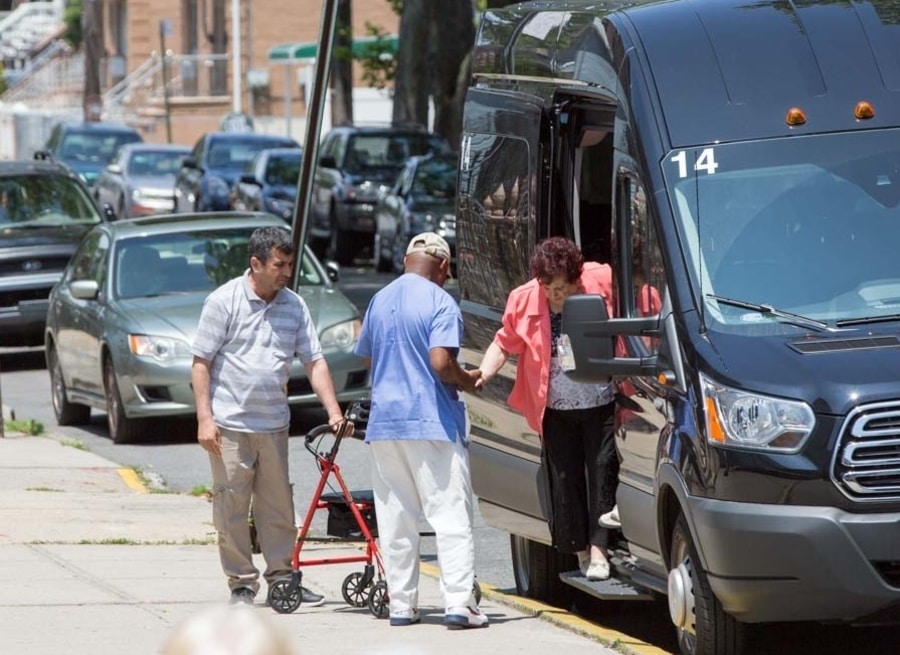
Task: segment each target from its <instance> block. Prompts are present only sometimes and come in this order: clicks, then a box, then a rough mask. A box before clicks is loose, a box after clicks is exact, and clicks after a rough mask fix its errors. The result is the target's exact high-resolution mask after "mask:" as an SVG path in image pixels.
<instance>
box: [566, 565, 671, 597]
mask: <svg viewBox="0 0 900 655" xmlns="http://www.w3.org/2000/svg"><path fill="white" fill-rule="evenodd" d="M559 579H560V580H562V581H563V582H565V583H566V584H567V585H571V586H573V587H575V588H576V589H578V590H580V591H583V592H584V593H586V594H590V595H591V596H594V597H595V598H600V599H601V600H653V599H654V598H655V596H654V594H653V592H652V591H650V590H649V589H646V588H645V587H639V586H637V585H635V584H632V583H631V582H628V581H627V580H618V579H616V578H610V579H609V580H588V579H587V578H586V577H584V576H583V575H582V574H581V571H566V572H565V573H560V574H559Z"/></svg>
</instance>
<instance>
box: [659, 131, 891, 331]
mask: <svg viewBox="0 0 900 655" xmlns="http://www.w3.org/2000/svg"><path fill="white" fill-rule="evenodd" d="M663 172H664V175H665V177H666V180H667V186H668V190H669V197H670V199H671V202H672V205H673V206H672V210H673V212H674V215H675V216H676V220H677V221H678V223H679V226H678V228H679V231H680V233H681V238H682V241H683V243H684V244H686V256H687V258H688V261H689V264H690V267H691V275H692V285H693V288H694V289H695V292H696V293H697V296H698V297H699V298H701V299H702V302H703V306H704V314H705V315H706V317H707V321H712V322H714V323H718V324H720V325H721V326H723V327H724V326H727V327H728V328H730V329H738V330H740V328H741V327H742V326H743V327H747V328H751V327H752V326H753V325H759V324H760V323H763V322H764V323H766V324H769V323H771V322H772V321H773V320H775V318H776V317H775V316H774V315H773V314H772V313H771V312H766V311H755V310H753V309H752V308H750V307H747V305H748V304H749V305H766V306H769V307H771V308H775V309H777V310H781V311H783V312H790V313H792V314H795V315H798V316H801V317H805V318H809V319H813V320H815V321H819V322H822V323H827V324H828V325H830V326H834V325H835V324H836V323H841V324H843V323H844V322H847V324H852V323H853V322H855V321H860V322H862V321H864V320H867V319H874V320H876V321H877V320H878V319H879V318H880V319H883V320H890V317H895V316H897V315H900V254H898V252H897V247H896V245H895V244H897V243H900V130H898V129H891V130H872V131H866V132H853V133H841V134H828V135H814V136H798V137H791V138H784V139H772V140H765V141H756V142H747V143H735V144H726V145H715V146H703V147H698V148H693V149H687V150H680V151H674V152H671V153H669V155H668V156H667V157H666V159H665V160H664V161H663ZM714 296H718V297H719V299H716V298H715V297H714ZM722 299H730V300H734V301H739V302H722ZM898 320H900V319H898ZM782 324H784V322H782ZM788 324H790V323H788ZM797 327H800V326H797ZM786 329H789V328H786ZM741 331H742V330H741Z"/></svg>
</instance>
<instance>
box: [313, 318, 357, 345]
mask: <svg viewBox="0 0 900 655" xmlns="http://www.w3.org/2000/svg"><path fill="white" fill-rule="evenodd" d="M361 329H362V321H361V320H359V319H358V318H355V319H353V320H352V321H344V322H343V323H338V324H337V325H332V326H331V327H330V328H328V329H326V330H322V332H321V334H319V343H320V344H321V345H322V350H344V351H347V352H352V351H353V347H354V346H355V345H356V340H357V339H358V338H359V332H360V330H361Z"/></svg>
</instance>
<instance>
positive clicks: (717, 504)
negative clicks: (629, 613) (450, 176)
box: [457, 0, 900, 655]
mask: <svg viewBox="0 0 900 655" xmlns="http://www.w3.org/2000/svg"><path fill="white" fill-rule="evenodd" d="M896 30H897V27H896V3H894V2H887V1H883V0H870V1H861V2H854V3H849V2H848V3H844V2H828V3H773V2H769V1H757V0H740V1H738V0H674V1H668V2H659V3H652V2H645V3H641V2H633V1H631V0H629V1H627V2H616V1H615V0H613V1H611V2H604V3H587V2H585V3H579V2H553V1H548V2H539V3H538V2H534V3H525V4H520V5H515V6H512V7H507V8H504V9H497V10H491V11H488V12H487V13H486V14H485V15H484V18H483V20H482V23H481V28H480V31H479V33H478V37H477V42H476V49H475V52H474V75H473V78H472V83H471V87H470V88H469V90H468V95H467V98H466V104H465V112H464V128H463V137H462V144H461V153H460V165H459V195H458V201H457V239H458V270H459V283H460V302H461V307H462V309H463V312H464V316H465V321H466V342H465V352H464V355H465V358H466V360H467V361H468V362H470V363H471V364H473V365H477V364H478V362H479V361H480V359H481V357H482V355H483V354H484V351H485V349H486V347H487V346H488V344H489V343H490V342H491V340H492V338H493V335H494V332H495V331H496V329H497V328H498V326H499V320H500V317H501V314H502V310H503V307H504V304H505V301H506V297H507V294H508V293H509V291H510V290H511V289H512V288H514V287H515V286H517V285H519V284H521V283H523V282H524V281H526V279H527V276H528V272H527V271H528V262H529V258H530V255H531V251H532V248H533V246H534V244H535V243H536V242H537V241H539V240H541V239H543V238H546V237H548V236H554V235H563V236H569V237H571V238H573V239H575V240H576V241H577V242H578V243H579V244H580V245H581V247H582V249H583V250H584V252H585V253H586V255H587V256H588V258H590V259H596V260H598V261H604V262H609V263H610V264H611V265H612V267H613V270H614V275H615V290H616V291H615V293H616V298H615V303H614V304H615V306H616V307H617V316H616V317H615V318H608V317H607V316H606V315H605V309H604V304H603V302H602V299H600V298H599V297H597V296H595V297H589V296H581V297H574V298H571V299H570V300H569V301H568V303H567V306H566V309H565V310H564V319H563V320H564V325H563V330H564V331H565V332H566V333H568V334H569V336H570V338H571V339H572V342H573V347H574V351H575V356H576V367H575V369H574V370H573V371H572V373H571V375H573V376H575V377H577V378H580V379H584V380H604V379H608V377H609V376H614V377H615V378H616V379H617V380H619V381H620V383H621V389H622V390H623V392H624V393H628V394H630V397H629V400H628V402H627V404H625V405H623V407H622V409H621V410H620V412H619V419H620V420H619V422H618V425H617V431H616V443H617V447H618V453H619V457H620V462H621V470H620V478H619V487H618V492H617V501H618V508H619V515H620V517H621V520H622V530H621V533H622V538H621V541H620V543H619V546H618V547H617V548H616V549H615V552H614V553H613V555H614V557H613V579H611V580H610V581H605V582H588V581H587V580H586V579H585V578H583V577H582V576H580V574H578V572H577V566H576V563H575V561H574V558H572V557H570V556H567V557H563V556H559V555H558V554H557V553H556V551H555V550H554V549H553V548H552V547H551V545H550V543H551V540H550V532H549V530H548V527H547V526H548V520H551V519H552V517H550V516H549V508H550V504H549V503H548V502H547V485H546V480H545V476H544V471H543V469H542V467H541V448H540V441H539V439H538V436H537V435H536V434H534V432H533V431H532V430H530V429H529V428H528V427H527V425H526V423H525V420H524V418H523V417H521V416H519V415H517V414H515V413H514V412H512V411H511V410H509V409H508V407H507V406H506V398H507V396H508V395H509V392H510V390H511V387H512V382H513V379H514V375H515V362H514V361H511V362H510V363H509V364H508V365H507V366H506V368H505V369H504V370H502V371H501V373H500V374H499V375H498V376H497V378H496V379H495V380H494V381H492V382H491V383H490V384H489V385H488V386H487V388H486V389H485V391H484V392H483V393H482V394H480V395H477V396H470V397H468V398H467V402H468V409H469V417H470V420H471V425H472V430H471V431H472V442H471V443H472V445H471V450H470V456H471V467H472V476H473V483H474V488H475V492H476V494H477V496H478V497H479V503H480V510H481V513H482V515H483V517H484V518H485V520H486V521H487V522H488V523H489V524H491V525H493V526H494V527H497V528H500V529H503V530H505V531H508V532H509V533H510V535H511V546H512V559H513V568H514V574H515V579H516V587H517V590H518V592H519V593H520V594H523V595H526V596H530V597H534V598H540V599H543V600H548V601H551V602H563V601H564V599H565V597H566V594H567V593H571V592H572V587H577V588H579V589H581V590H582V591H585V592H588V593H592V594H594V595H595V596H598V597H601V598H653V597H655V596H659V595H665V596H667V597H668V603H669V608H670V614H671V616H672V620H673V622H674V624H675V626H676V628H677V630H678V635H679V642H680V645H681V650H682V652H683V653H686V654H692V655H735V654H737V653H741V652H742V651H743V650H744V649H745V646H746V643H747V633H748V630H747V629H746V626H747V624H758V623H766V622H775V621H801V620H809V621H828V622H832V621H834V622H849V621H853V622H868V621H871V622H878V621H884V620H893V619H894V618H896V617H897V616H898V612H897V610H898V609H900V256H898V254H897V249H898V247H897V245H896V244H898V243H900V66H898V62H900V41H898V40H897V38H896V36H895V34H894V32H895V31H896ZM614 339H619V340H621V343H622V344H624V347H625V349H626V351H627V356H625V357H616V354H617V350H616V349H615V348H614Z"/></svg>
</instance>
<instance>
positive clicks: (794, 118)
mask: <svg viewBox="0 0 900 655" xmlns="http://www.w3.org/2000/svg"><path fill="white" fill-rule="evenodd" d="M784 122H785V123H787V124H788V125H790V126H791V127H796V126H797V125H804V124H805V123H806V114H805V113H804V112H803V110H802V109H800V107H791V108H790V109H788V110H787V115H786V116H785V117H784Z"/></svg>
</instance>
